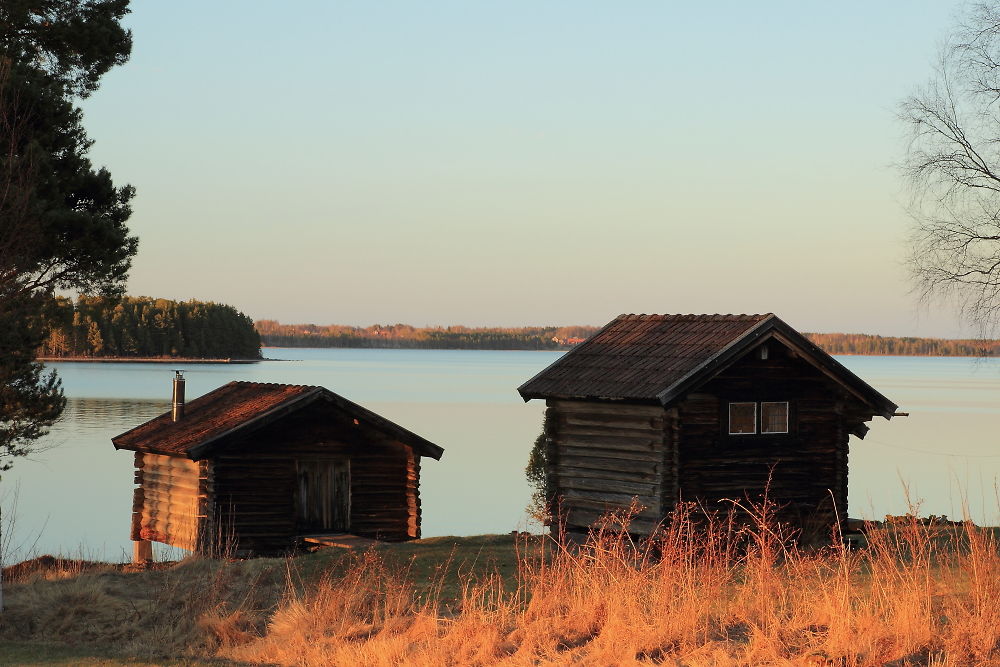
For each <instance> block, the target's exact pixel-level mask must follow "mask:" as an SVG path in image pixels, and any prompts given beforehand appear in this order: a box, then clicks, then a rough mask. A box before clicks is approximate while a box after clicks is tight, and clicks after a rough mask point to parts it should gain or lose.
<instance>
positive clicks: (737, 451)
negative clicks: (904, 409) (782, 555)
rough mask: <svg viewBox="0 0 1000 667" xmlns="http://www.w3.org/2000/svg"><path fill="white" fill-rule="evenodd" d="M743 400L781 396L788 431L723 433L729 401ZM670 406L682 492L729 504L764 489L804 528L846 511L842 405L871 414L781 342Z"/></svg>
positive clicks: (719, 505) (825, 524)
mask: <svg viewBox="0 0 1000 667" xmlns="http://www.w3.org/2000/svg"><path fill="white" fill-rule="evenodd" d="M742 401H747V402H755V403H757V404H758V408H759V404H760V403H761V402H770V401H774V402H785V401H787V402H788V404H789V433H787V434H761V433H758V434H754V435H730V434H729V433H728V430H729V428H728V423H729V422H728V405H729V402H742ZM677 407H678V413H679V421H680V430H679V434H678V437H679V439H680V443H681V446H680V484H681V496H682V498H683V499H684V500H693V501H697V502H699V503H701V504H703V505H704V506H707V507H709V508H714V509H720V510H728V509H730V508H732V507H733V505H732V502H731V501H739V502H741V503H742V504H744V505H746V504H747V503H748V502H749V503H759V502H760V501H761V500H762V497H763V494H764V492H765V489H766V490H767V494H768V498H769V499H770V500H772V501H774V502H775V503H776V504H777V506H778V507H779V508H780V512H779V518H780V519H781V520H785V521H789V522H791V523H794V524H796V525H798V526H801V527H803V529H805V530H818V531H827V530H829V528H830V527H831V526H832V525H833V524H835V523H836V519H837V513H838V512H839V513H840V516H846V511H847V461H848V446H849V443H848V429H847V428H846V427H845V410H847V409H849V410H853V411H854V412H856V413H858V414H859V417H858V418H859V419H871V414H870V412H869V413H868V414H867V415H861V414H860V412H863V411H864V408H863V406H861V405H860V402H859V401H858V400H857V399H855V398H853V397H852V396H850V395H848V394H847V393H846V391H845V390H844V389H843V388H842V387H840V386H839V385H837V384H836V383H834V382H833V381H831V380H830V379H828V378H827V377H826V376H825V375H824V374H822V373H821V372H820V371H818V370H817V369H815V368H814V367H813V366H811V365H810V364H808V363H807V362H805V361H803V360H802V359H799V358H796V357H795V356H794V355H793V354H791V353H790V351H788V350H787V349H786V348H783V347H780V346H777V345H776V344H774V343H772V344H771V350H770V354H769V358H768V359H760V358H759V353H757V352H756V351H755V352H754V353H752V354H750V355H748V356H747V357H745V358H744V359H742V360H740V361H739V362H737V363H736V364H734V365H733V366H731V367H730V368H728V369H726V370H725V371H723V372H722V373H720V374H719V375H718V376H716V377H715V378H713V379H712V380H711V381H709V382H708V383H706V384H705V385H704V386H702V387H701V388H699V390H698V392H697V393H694V394H691V395H689V396H688V397H686V399H685V400H683V401H681V402H680V403H679V404H678V406H677ZM859 411H860V412H859ZM759 420H760V417H759V414H758V430H759ZM723 499H725V500H723ZM835 503H836V506H835Z"/></svg>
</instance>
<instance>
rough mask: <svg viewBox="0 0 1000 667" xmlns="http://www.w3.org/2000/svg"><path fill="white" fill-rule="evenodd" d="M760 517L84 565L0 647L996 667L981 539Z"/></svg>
mask: <svg viewBox="0 0 1000 667" xmlns="http://www.w3.org/2000/svg"><path fill="white" fill-rule="evenodd" d="M758 519H759V520H760V522H759V523H758V524H757V525H756V526H755V527H753V528H752V529H748V528H745V527H740V526H738V525H736V524H735V523H732V522H729V521H717V522H710V523H698V524H696V523H695V522H693V521H691V520H690V518H689V517H688V516H686V515H684V513H683V512H682V513H681V515H679V516H678V517H677V518H676V519H675V521H674V522H673V523H672V524H671V525H670V526H668V527H667V528H666V529H665V531H664V533H663V534H662V535H661V536H660V537H659V539H657V540H656V541H654V542H650V543H648V544H642V545H637V544H633V543H632V542H630V541H629V540H628V539H627V537H626V538H625V539H622V535H621V534H618V533H611V532H608V533H605V534H599V535H595V536H594V537H593V538H592V539H591V540H590V541H589V542H588V543H586V544H584V545H582V546H579V547H558V546H555V545H554V544H553V543H551V542H547V541H545V540H538V539H535V540H530V539H525V540H520V541H518V542H517V543H516V546H515V548H514V549H512V550H510V551H509V552H508V555H509V563H505V562H504V559H503V557H502V556H500V555H499V554H500V552H501V551H503V549H500V548H499V547H497V545H498V544H500V543H499V542H497V541H494V542H488V541H485V540H484V539H483V538H469V541H471V542H472V543H473V544H472V547H471V549H468V548H467V549H466V550H465V551H463V550H462V546H461V545H462V544H463V543H462V541H461V540H455V541H453V542H455V543H457V544H459V545H460V546H459V548H458V550H449V549H448V548H447V547H448V545H447V544H442V543H440V542H439V543H435V542H434V541H427V544H426V545H419V544H418V545H407V546H405V547H400V548H399V550H396V549H388V550H385V551H379V552H370V553H367V554H359V555H353V556H352V555H344V554H342V553H341V554H337V555H330V554H327V555H314V556H308V557H304V558H298V559H291V560H288V561H282V560H274V559H272V560H265V559H261V560H256V561H245V562H234V563H225V562H214V561H192V562H189V563H185V564H182V565H180V566H176V567H174V568H171V569H168V570H164V571H162V572H146V573H141V574H135V575H132V574H124V573H120V572H84V573H82V574H80V575H79V576H77V577H74V578H62V579H58V580H54V581H38V580H36V581H35V582H34V583H33V584H22V585H20V586H14V587H12V591H11V600H12V609H11V612H12V613H11V614H5V615H4V618H3V619H2V620H0V637H8V638H9V637H13V636H18V637H20V638H22V639H32V638H37V639H38V640H39V641H43V640H48V641H51V640H52V638H53V636H56V637H58V638H60V639H62V640H64V641H76V642H91V643H93V642H103V643H104V644H105V645H109V646H110V645H113V646H115V647H117V648H116V650H118V651H120V652H122V654H139V655H153V654H159V655H164V656H175V657H176V656H179V655H187V656H199V655H200V656H211V655H215V656H221V657H224V658H227V659H229V660H231V661H234V662H236V663H239V664H279V665H494V664H502V665H547V664H570V663H572V664H581V665H631V664H663V665H676V666H681V665H684V666H687V667H700V666H706V667H707V666H709V665H747V666H755V665H817V666H818V665H831V666H832V665H837V666H844V667H847V666H862V665H865V666H867V665H893V666H897V667H902V666H903V665H935V666H936V667H944V666H945V665H948V666H953V667H958V666H965V665H1000V555H998V545H997V543H996V538H995V536H994V533H993V531H992V530H990V529H980V528H977V527H975V526H972V525H971V524H968V525H965V526H961V527H956V528H942V527H938V526H925V525H921V524H919V523H918V522H916V521H914V522H911V523H910V524H907V525H897V526H891V527H887V528H877V529H873V530H871V531H870V533H869V543H868V546H867V547H866V548H864V549H858V550H853V551H852V550H847V549H844V548H840V547H830V548H826V549H821V550H804V549H800V548H798V547H796V546H795V545H794V544H793V543H792V542H790V541H788V540H786V539H784V537H783V536H782V535H780V534H779V533H777V532H776V531H775V530H774V529H773V528H771V527H770V526H769V525H768V523H767V521H766V517H760V516H758ZM476 539H478V540H479V541H478V542H475V540H476ZM508 544H511V543H508ZM422 546H425V548H426V549H428V550H430V551H431V552H432V553H433V554H434V556H433V557H430V558H427V557H424V556H426V554H424V555H423V556H421V555H420V554H421V553H422V549H421V547H422ZM467 546H468V545H467ZM512 546H513V545H512ZM486 549H494V552H493V553H492V555H491V556H489V557H486V556H483V555H482V554H483V552H484V550H486ZM490 561H492V562H490ZM506 564H509V565H511V566H513V570H512V571H510V572H504V570H503V568H504V566H505V565H506ZM491 572H494V574H491ZM136 577H141V578H142V579H141V580H142V582H143V585H142V586H136V585H135V581H136V579H135V578H136ZM18 610H19V611H18ZM29 619H30V622H29ZM23 633H26V634H23ZM144 652H145V653H144Z"/></svg>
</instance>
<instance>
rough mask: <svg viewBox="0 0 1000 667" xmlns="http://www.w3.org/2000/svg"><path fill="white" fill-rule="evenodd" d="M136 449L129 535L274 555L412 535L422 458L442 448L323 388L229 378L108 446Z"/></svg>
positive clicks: (146, 544)
mask: <svg viewBox="0 0 1000 667" xmlns="http://www.w3.org/2000/svg"><path fill="white" fill-rule="evenodd" d="M112 443H113V444H114V446H115V448H116V449H125V450H131V451H134V452H135V483H136V485H137V486H136V488H135V491H134V497H133V505H132V509H133V513H132V528H131V538H132V540H133V543H134V555H135V559H136V561H148V560H150V559H151V557H152V548H151V544H150V542H151V541H152V542H161V543H164V544H169V545H173V546H176V547H180V548H183V549H190V550H192V551H197V552H201V553H209V554H219V553H226V554H234V555H238V556H244V555H251V554H281V553H286V552H289V551H291V550H292V549H294V548H296V546H298V544H299V543H300V541H301V540H302V539H303V538H307V537H309V536H320V535H331V534H340V533H347V534H351V535H355V536H360V537H362V538H370V539H377V540H384V541H403V540H410V539H415V538H418V537H420V518H421V517H420V493H419V483H420V459H421V457H425V456H427V457H430V458H432V459H435V460H437V459H440V458H441V455H442V454H443V452H444V450H443V449H442V448H441V447H438V446H437V445H435V444H433V443H431V442H429V441H427V440H425V439H424V438H422V437H420V436H418V435H416V434H414V433H412V432H410V431H408V430H406V429H405V428H403V427H402V426H399V425H397V424H394V423H393V422H391V421H389V420H388V419H386V418H384V417H382V416H380V415H377V414H375V413H374V412H371V411H370V410H367V409H365V408H363V407H361V406H360V405H358V404H356V403H352V402H351V401H349V400H347V399H345V398H343V397H342V396H339V395H337V394H335V393H333V392H332V391H330V390H328V389H325V388H323V387H317V386H306V385H288V384H270V383H257V382H230V383H229V384H226V385H224V386H222V387H219V388H218V389H215V390H214V391H211V392H209V393H207V394H205V395H204V396H201V397H199V398H197V399H194V400H192V401H191V402H190V403H186V404H185V401H184V378H183V377H182V376H181V374H180V373H179V372H178V373H177V374H176V376H175V377H174V397H173V406H172V409H171V411H169V412H166V413H164V414H163V415H160V416H159V417H156V418H154V419H152V420H150V421H148V422H146V423H144V424H142V425H140V426H137V427H136V428H134V429H132V430H130V431H127V432H125V433H122V434H121V435H119V436H117V437H115V438H113V439H112Z"/></svg>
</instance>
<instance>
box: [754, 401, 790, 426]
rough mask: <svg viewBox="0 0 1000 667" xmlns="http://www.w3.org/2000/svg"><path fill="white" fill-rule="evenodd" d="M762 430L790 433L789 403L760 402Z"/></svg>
mask: <svg viewBox="0 0 1000 667" xmlns="http://www.w3.org/2000/svg"><path fill="white" fill-rule="evenodd" d="M760 432H761V433H788V403H761V404H760Z"/></svg>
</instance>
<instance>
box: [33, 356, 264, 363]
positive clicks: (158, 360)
mask: <svg viewBox="0 0 1000 667" xmlns="http://www.w3.org/2000/svg"><path fill="white" fill-rule="evenodd" d="M36 360H37V361H41V362H43V363H53V362H59V363H62V362H69V363H82V362H85V361H96V362H100V363H111V364H126V363H127V364H256V363H257V362H259V361H275V360H274V359H199V358H192V357H183V358H182V357H38V358H37V359H36Z"/></svg>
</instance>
